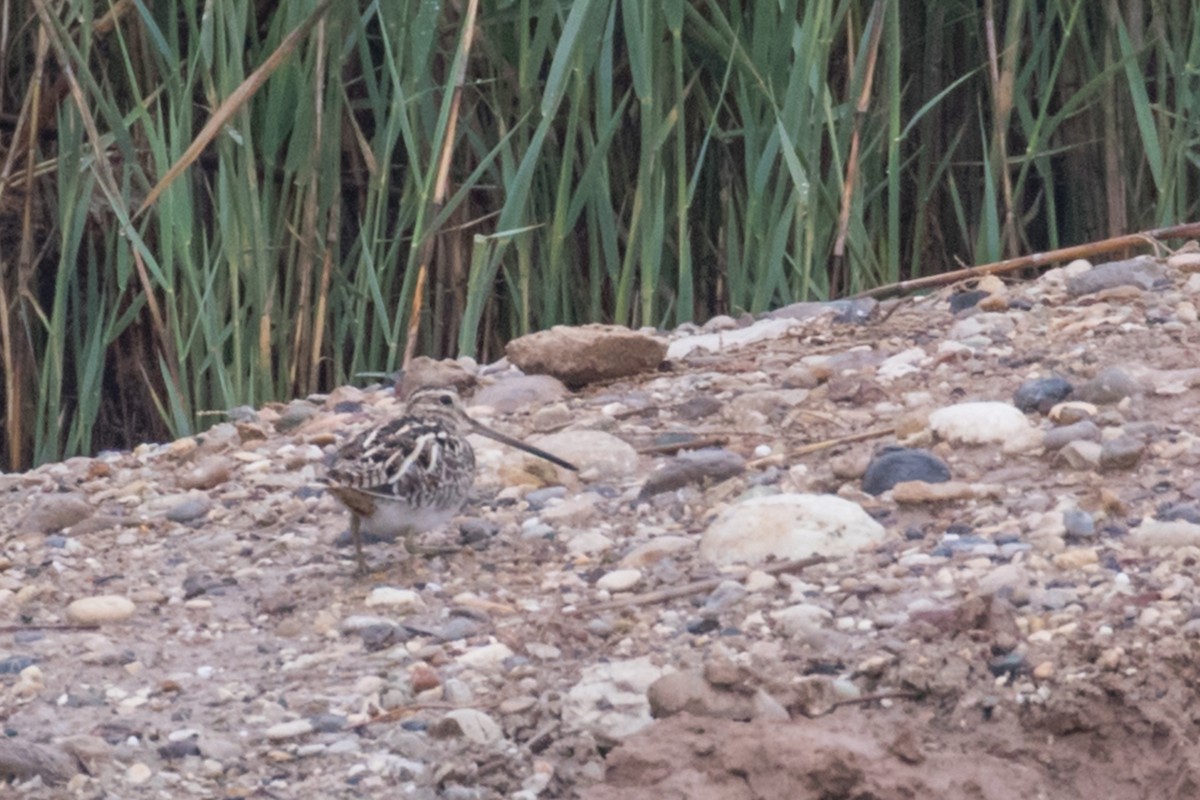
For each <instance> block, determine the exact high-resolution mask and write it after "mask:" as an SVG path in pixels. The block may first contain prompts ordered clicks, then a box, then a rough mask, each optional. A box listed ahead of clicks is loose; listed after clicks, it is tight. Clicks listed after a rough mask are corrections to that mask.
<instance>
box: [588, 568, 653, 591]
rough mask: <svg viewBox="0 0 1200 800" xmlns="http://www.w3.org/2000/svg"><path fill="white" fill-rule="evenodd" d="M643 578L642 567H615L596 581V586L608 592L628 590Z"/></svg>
mask: <svg viewBox="0 0 1200 800" xmlns="http://www.w3.org/2000/svg"><path fill="white" fill-rule="evenodd" d="M641 580H642V571H641V570H640V569H614V570H613V571H612V572H609V573H608V574H606V575H602V576H601V577H600V580H598V581H596V588H597V589H603V590H605V591H608V592H628V591H629V590H630V589H632V588H633V587H634V586H637V585H638V583H640V582H641Z"/></svg>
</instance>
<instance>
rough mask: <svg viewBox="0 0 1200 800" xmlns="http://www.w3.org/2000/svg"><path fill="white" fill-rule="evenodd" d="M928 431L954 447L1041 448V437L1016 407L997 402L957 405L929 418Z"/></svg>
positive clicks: (945, 408)
mask: <svg viewBox="0 0 1200 800" xmlns="http://www.w3.org/2000/svg"><path fill="white" fill-rule="evenodd" d="M929 428H930V430H932V431H933V433H935V434H936V435H937V436H938V437H939V438H941V439H944V440H946V441H948V442H951V443H957V444H993V445H1000V446H1001V448H1002V449H1003V450H1004V452H1006V453H1019V452H1024V451H1026V450H1032V449H1034V448H1036V447H1038V446H1040V445H1041V434H1040V433H1039V432H1038V430H1037V428H1035V427H1033V426H1032V425H1030V424H1029V420H1028V419H1027V418H1026V417H1025V415H1024V414H1023V413H1021V412H1020V411H1019V410H1018V409H1017V408H1016V407H1015V406H1010V405H1009V404H1008V403H998V402H975V403H959V404H958V405H953V406H946V407H944V408H939V409H937V410H936V411H934V412H933V413H931V414H930V415H929Z"/></svg>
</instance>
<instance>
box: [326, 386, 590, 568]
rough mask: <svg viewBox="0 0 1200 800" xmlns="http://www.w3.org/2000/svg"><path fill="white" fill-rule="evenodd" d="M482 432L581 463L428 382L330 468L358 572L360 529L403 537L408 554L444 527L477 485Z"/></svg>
mask: <svg viewBox="0 0 1200 800" xmlns="http://www.w3.org/2000/svg"><path fill="white" fill-rule="evenodd" d="M470 433H477V434H480V435H482V436H486V437H488V438H490V439H494V440H496V441H498V442H501V443H503V444H506V445H508V446H510V447H515V448H517V449H519V450H524V451H525V452H527V453H530V454H531V455H535V456H537V457H538V458H542V459H545V460H546V461H549V462H550V463H552V464H556V465H558V466H560V467H563V468H564V469H569V470H571V471H573V472H574V471H577V469H578V468H577V467H576V466H575V465H574V464H572V463H570V462H569V461H566V460H565V459H562V458H559V457H558V456H555V455H553V454H551V453H547V452H546V451H544V450H540V449H538V448H536V447H534V446H532V445H529V444H525V443H524V442H522V441H519V440H517V439H513V438H512V437H509V436H505V435H504V434H502V433H500V432H498V431H495V430H492V429H491V428H489V427H487V426H486V425H484V424H482V423H480V422H478V421H476V420H474V419H472V418H471V417H470V416H469V415H468V414H467V412H466V409H465V408H463V403H462V398H461V397H459V394H458V392H457V391H456V390H455V389H454V388H453V387H448V386H427V387H423V388H420V389H417V390H416V391H414V392H413V393H412V394H411V395H409V397H408V401H407V403H406V404H405V408H404V413H403V414H402V415H401V416H399V417H397V418H394V419H389V420H385V421H383V422H381V423H379V424H377V425H374V426H372V427H371V428H368V429H367V430H365V431H363V432H361V433H359V434H358V435H357V436H355V437H354V438H353V439H351V440H350V441H349V442H347V443H346V444H344V445H343V446H342V447H341V448H339V450H338V452H337V457H336V459H335V461H334V462H333V464H331V465H330V467H329V469H328V470H327V472H326V485H327V486H328V487H329V491H330V493H331V494H333V496H334V497H336V498H337V499H338V500H339V501H340V502H341V503H342V505H344V506H345V507H346V508H347V509H348V510H349V511H350V538H351V539H352V540H353V541H354V552H355V557H356V559H357V561H358V574H359V575H363V574H365V573H366V572H367V566H366V559H365V557H364V555H363V534H364V532H367V533H372V534H375V535H377V536H385V537H395V536H397V535H403V536H404V544H405V549H406V550H407V551H408V553H409V555H410V556H411V555H413V554H414V553H415V552H416V548H415V539H416V537H417V535H418V534H421V533H424V532H426V531H430V530H434V529H436V528H439V527H441V526H443V525H445V524H446V523H448V522H449V521H450V520H451V519H453V518H454V516H455V515H456V514H458V512H459V511H460V510H462V507H463V505H464V504H465V503H466V500H467V494H468V493H469V492H470V490H471V486H472V485H473V484H474V483H475V450H474V449H473V448H472V447H471V443H470V442H469V441H468V440H467V435H468V434H470ZM410 560H411V559H410Z"/></svg>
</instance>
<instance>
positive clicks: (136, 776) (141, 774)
mask: <svg viewBox="0 0 1200 800" xmlns="http://www.w3.org/2000/svg"><path fill="white" fill-rule="evenodd" d="M153 774H154V773H152V772H151V771H150V768H149V767H148V766H146V765H145V764H143V763H142V762H140V761H138V762H136V763H134V764H130V765H129V769H127V770H125V780H126V781H128V782H129V783H132V784H133V785H134V786H140V785H141V784H143V783H145V782H146V781H148V780H150V777H151V776H152V775H153Z"/></svg>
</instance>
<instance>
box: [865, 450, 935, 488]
mask: <svg viewBox="0 0 1200 800" xmlns="http://www.w3.org/2000/svg"><path fill="white" fill-rule="evenodd" d="M948 480H950V468H949V467H948V466H946V463H945V462H944V461H942V460H941V459H940V458H938V457H937V456H935V455H934V454H933V453H930V452H929V451H928V450H914V449H911V448H907V447H896V448H892V447H889V448H885V449H884V450H882V451H881V452H879V453H878V454H876V456H875V458H873V459H872V460H871V463H870V464H868V465H867V471H866V472H865V473H864V474H863V481H862V486H863V491H864V492H866V493H867V494H872V495H880V494H883V493H884V492H886V491H887V490H889V489H891V488H892V487H893V486H895V485H896V484H897V483H903V482H904V481H925V482H926V483H945V482H946V481H948Z"/></svg>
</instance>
